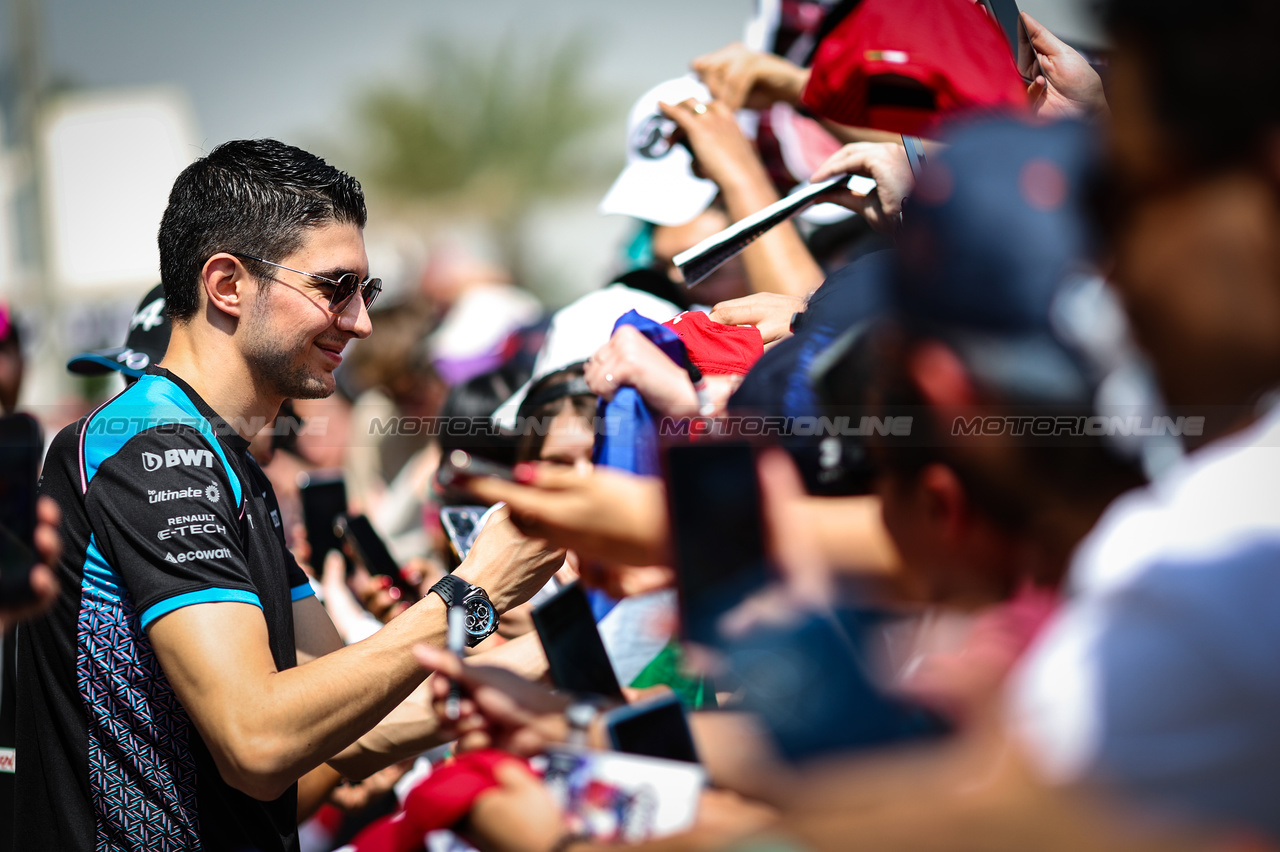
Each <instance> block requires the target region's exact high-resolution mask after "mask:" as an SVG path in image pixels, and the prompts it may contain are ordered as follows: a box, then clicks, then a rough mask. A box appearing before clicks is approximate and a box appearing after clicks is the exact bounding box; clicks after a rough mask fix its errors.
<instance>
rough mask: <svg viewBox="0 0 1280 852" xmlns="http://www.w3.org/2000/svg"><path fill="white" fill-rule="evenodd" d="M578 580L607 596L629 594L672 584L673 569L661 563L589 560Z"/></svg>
mask: <svg viewBox="0 0 1280 852" xmlns="http://www.w3.org/2000/svg"><path fill="white" fill-rule="evenodd" d="M582 583H583V585H585V586H586V587H587V588H589V589H600V590H601V591H603V592H604V593H605V594H607V595H608V596H609V597H611V598H629V597H632V596H633V595H646V594H648V593H649V592H657V591H660V590H662V589H670V588H674V587H675V584H676V572H675V569H674V568H669V567H667V566H665V565H642V566H634V565H619V564H618V563H616V562H614V563H610V564H607V565H606V564H603V563H600V562H591V563H589V564H588V565H587V566H586V570H584V571H583V574H582Z"/></svg>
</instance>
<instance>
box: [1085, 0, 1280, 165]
mask: <svg viewBox="0 0 1280 852" xmlns="http://www.w3.org/2000/svg"><path fill="white" fill-rule="evenodd" d="M1101 5H1102V14H1103V19H1104V22H1105V24H1106V27H1107V29H1108V30H1109V31H1110V33H1111V35H1112V36H1113V37H1114V38H1115V40H1116V44H1117V46H1118V47H1119V49H1121V50H1124V51H1128V52H1129V53H1130V54H1131V56H1132V57H1133V58H1134V59H1135V60H1137V62H1138V63H1139V64H1140V66H1141V68H1142V78H1143V85H1144V88H1145V89H1146V92H1147V98H1148V100H1149V102H1150V106H1151V109H1152V111H1153V114H1154V115H1155V117H1156V120H1157V121H1158V122H1159V123H1160V124H1161V126H1162V129H1163V130H1164V131H1166V134H1167V135H1166V138H1167V139H1168V140H1169V141H1170V143H1171V145H1172V148H1173V150H1174V152H1175V153H1176V155H1177V156H1179V157H1181V158H1182V159H1184V160H1185V161H1186V164H1187V165H1188V166H1191V167H1193V168H1197V169H1200V170H1204V171H1213V170H1218V169H1223V168H1231V167H1234V166H1238V165H1246V164H1248V163H1250V162H1256V161H1257V158H1258V156H1259V155H1260V154H1261V153H1262V150H1263V145H1264V143H1265V141H1266V139H1267V137H1268V135H1269V133H1270V131H1272V130H1274V129H1275V128H1276V127H1277V126H1280V98H1277V97H1275V92H1276V91H1277V90H1278V89H1280V64H1278V63H1276V61H1275V55H1274V53H1273V51H1274V49H1275V38H1276V33H1278V32H1280V3H1276V2H1275V0H1214V2H1211V3H1205V2H1203V0H1104V2H1103V3H1102V4H1101Z"/></svg>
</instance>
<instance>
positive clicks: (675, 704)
mask: <svg viewBox="0 0 1280 852" xmlns="http://www.w3.org/2000/svg"><path fill="white" fill-rule="evenodd" d="M604 726H605V730H606V731H607V732H608V734H609V742H610V743H612V744H613V747H614V748H615V749H617V750H618V751H625V752H627V753H628V754H643V755H645V756H647V757H661V758H665V759H666V760H682V761H685V762H686V763H698V762H699V761H698V750H697V748H695V747H694V744H693V734H691V733H690V732H689V722H688V720H686V719H685V717H684V708H683V707H681V706H680V699H679V698H677V697H676V696H675V695H674V694H672V695H665V696H663V697H662V698H657V699H653V700H651V701H643V702H640V703H638V704H628V705H626V706H623V707H615V708H614V709H613V710H610V711H609V712H608V713H605V714H604Z"/></svg>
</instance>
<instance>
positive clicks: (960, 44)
mask: <svg viewBox="0 0 1280 852" xmlns="http://www.w3.org/2000/svg"><path fill="white" fill-rule="evenodd" d="M802 102H803V103H804V105H805V106H806V107H808V108H809V109H810V110H812V111H813V112H815V113H817V114H818V115H820V116H822V117H823V118H828V119H831V120H832V121H837V122H839V123H841V124H848V125H852V126H855V127H873V128H876V129H878V130H889V131H892V132H894V133H906V134H911V135H925V134H927V133H928V132H929V131H930V130H932V129H933V127H934V126H935V125H936V123H937V122H938V120H939V119H940V118H942V117H943V116H946V115H948V114H950V113H955V112H960V111H966V110H973V109H988V110H1001V111H1007V110H1010V109H1012V110H1023V109H1026V106H1027V91H1026V84H1025V83H1023V81H1022V77H1021V75H1020V74H1019V73H1018V69H1017V66H1016V65H1014V62H1013V55H1012V54H1011V53H1010V51H1009V42H1008V41H1007V40H1006V39H1005V36H1004V33H1003V32H1002V31H1001V29H1000V27H999V25H998V24H997V23H996V22H995V21H994V20H992V19H991V18H990V17H989V16H988V15H987V14H986V12H985V11H983V10H982V9H981V8H980V7H978V6H977V5H976V4H974V3H973V2H971V0H862V2H861V3H859V4H858V6H857V8H856V9H854V10H853V12H852V13H850V14H849V16H848V17H847V18H845V19H844V20H843V21H841V22H840V24H839V25H837V26H836V28H835V29H833V30H832V31H831V33H830V34H829V35H828V36H827V37H826V38H824V39H823V40H822V43H821V44H819V45H818V50H817V52H816V53H815V54H814V57H813V68H812V71H811V73H810V75H809V83H808V85H807V86H805V90H804V94H803V96H802Z"/></svg>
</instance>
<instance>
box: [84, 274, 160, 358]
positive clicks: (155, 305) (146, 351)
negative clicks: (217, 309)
mask: <svg viewBox="0 0 1280 852" xmlns="http://www.w3.org/2000/svg"><path fill="white" fill-rule="evenodd" d="M172 329H173V326H172V324H171V323H170V322H169V318H168V317H167V316H165V312H164V287H163V286H161V285H159V284H157V285H156V286H155V287H153V288H151V290H150V291H149V292H148V293H147V295H145V296H143V297H142V301H141V302H139V303H138V309H137V310H136V311H134V312H133V318H132V319H131V320H129V336H128V337H126V338H125V341H124V346H116V347H113V348H111V349H94V350H91V351H89V352H81V353H80V354H79V355H76V356H74V357H72V359H71V360H70V361H68V362H67V369H68V370H70V371H71V372H73V373H78V374H80V375H82V376H101V375H104V374H106V373H110V372H112V371H113V370H114V371H115V372H118V373H122V374H124V375H126V376H129V377H131V378H135V379H136V378H137V377H139V376H141V375H142V374H143V373H144V372H146V370H147V367H149V366H151V365H152V364H154V363H156V362H157V361H159V360H160V359H161V358H163V357H164V353H165V350H166V349H168V348H169V332H170V331H172Z"/></svg>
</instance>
